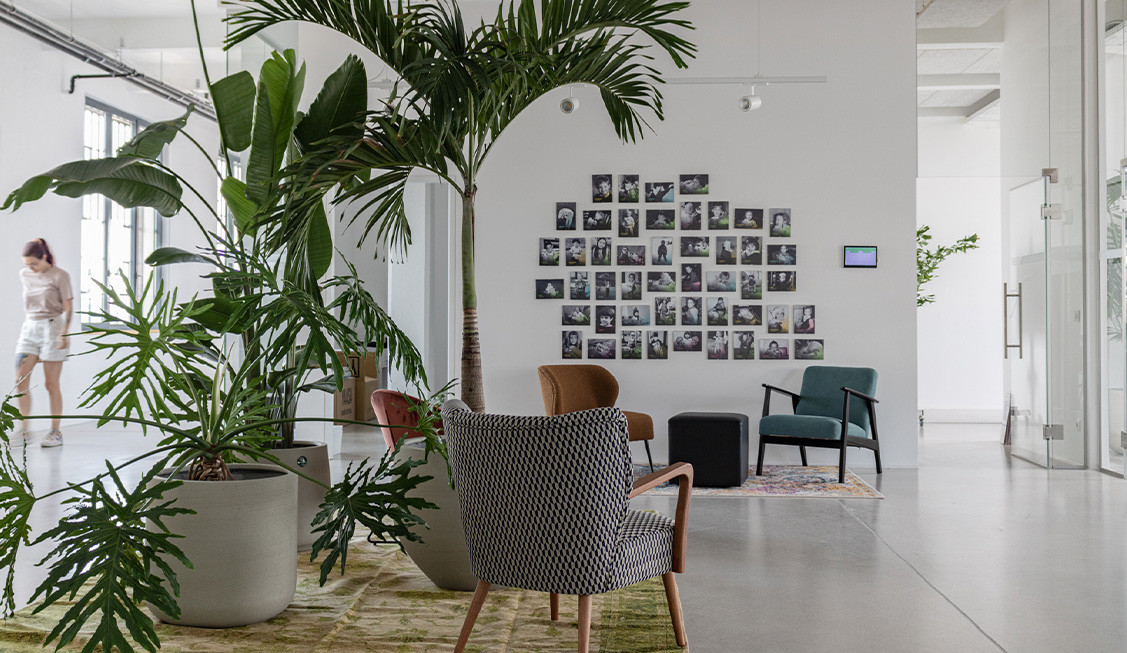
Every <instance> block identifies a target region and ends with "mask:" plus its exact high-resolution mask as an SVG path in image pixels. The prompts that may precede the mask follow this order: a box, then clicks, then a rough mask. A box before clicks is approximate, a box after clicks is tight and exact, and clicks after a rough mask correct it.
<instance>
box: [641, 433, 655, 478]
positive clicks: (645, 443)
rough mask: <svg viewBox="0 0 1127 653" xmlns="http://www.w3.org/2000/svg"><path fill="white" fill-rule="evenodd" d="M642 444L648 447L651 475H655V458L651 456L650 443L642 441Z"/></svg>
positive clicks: (647, 453)
mask: <svg viewBox="0 0 1127 653" xmlns="http://www.w3.org/2000/svg"><path fill="white" fill-rule="evenodd" d="M642 444H644V445H646V458H648V459H649V461H650V473H651V474H653V473H654V457H653V456H651V455H650V441H649V440H642Z"/></svg>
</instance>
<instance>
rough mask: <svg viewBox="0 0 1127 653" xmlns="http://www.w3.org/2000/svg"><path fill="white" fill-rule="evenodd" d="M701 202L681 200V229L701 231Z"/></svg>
mask: <svg viewBox="0 0 1127 653" xmlns="http://www.w3.org/2000/svg"><path fill="white" fill-rule="evenodd" d="M700 212H701V204H700V202H681V230H682V231H700Z"/></svg>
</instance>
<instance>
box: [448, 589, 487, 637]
mask: <svg viewBox="0 0 1127 653" xmlns="http://www.w3.org/2000/svg"><path fill="white" fill-rule="evenodd" d="M488 595H489V583H487V582H485V581H483V580H479V581H477V589H476V590H474V593H473V601H472V602H470V611H469V612H467V613H466V620H465V621H464V622H463V623H462V633H461V634H460V635H458V644H457V645H456V646H455V647H454V653H462V650H463V649H465V648H466V642H467V641H469V639H470V633H471V632H473V625H474V622H475V621H477V615H478V613H480V612H481V606H482V605H483V604H484V603H485V597H486V596H488Z"/></svg>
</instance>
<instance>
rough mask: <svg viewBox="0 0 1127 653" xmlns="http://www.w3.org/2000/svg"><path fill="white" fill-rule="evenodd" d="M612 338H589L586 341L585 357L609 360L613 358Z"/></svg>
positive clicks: (613, 345) (613, 344) (613, 346)
mask: <svg viewBox="0 0 1127 653" xmlns="http://www.w3.org/2000/svg"><path fill="white" fill-rule="evenodd" d="M615 344H616V343H615V340H614V338H591V339H590V340H588V341H587V358H590V359H593V360H609V359H612V358H614V350H615Z"/></svg>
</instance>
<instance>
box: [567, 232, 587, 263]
mask: <svg viewBox="0 0 1127 653" xmlns="http://www.w3.org/2000/svg"><path fill="white" fill-rule="evenodd" d="M564 247H566V249H565V250H564V261H565V262H566V263H567V265H568V266H569V267H570V266H573V265H587V239H586V238H568V239H566V240H564Z"/></svg>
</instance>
